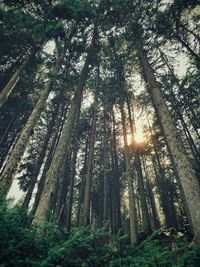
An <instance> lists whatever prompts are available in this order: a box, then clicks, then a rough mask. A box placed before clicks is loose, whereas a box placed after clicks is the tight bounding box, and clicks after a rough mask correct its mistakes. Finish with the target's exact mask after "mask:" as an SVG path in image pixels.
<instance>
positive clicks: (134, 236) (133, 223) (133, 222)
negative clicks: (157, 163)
mask: <svg viewBox="0 0 200 267" xmlns="http://www.w3.org/2000/svg"><path fill="white" fill-rule="evenodd" d="M120 110H121V119H122V128H123V138H124V154H125V161H126V177H127V181H128V198H129V210H130V238H131V244H136V243H137V242H138V233H137V214H136V203H135V194H134V189H133V179H132V178H133V177H132V170H131V164H130V155H129V147H128V141H127V131H126V121H125V114H124V107H123V104H121V106H120Z"/></svg>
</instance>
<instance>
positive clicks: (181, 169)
mask: <svg viewBox="0 0 200 267" xmlns="http://www.w3.org/2000/svg"><path fill="white" fill-rule="evenodd" d="M136 46H137V50H138V55H139V60H140V64H141V67H142V70H143V73H144V76H145V80H146V82H147V86H148V90H149V93H150V95H151V97H152V101H153V104H154V107H155V110H156V114H157V116H158V119H159V121H160V124H161V126H162V130H163V133H164V136H165V140H166V143H167V145H168V148H169V151H170V154H171V157H172V161H173V163H174V165H175V168H176V171H177V174H178V177H179V182H180V186H181V189H182V190H183V193H184V198H185V200H186V202H187V207H188V209H186V211H187V216H188V217H189V218H190V221H191V222H192V225H191V227H192V229H193V232H194V234H195V236H196V237H197V238H199V237H200V223H199V218H200V187H199V184H198V181H197V177H196V175H195V171H194V169H193V168H192V166H191V163H190V161H189V159H188V156H187V153H186V151H185V149H184V146H183V144H182V142H181V140H180V138H179V136H178V134H177V131H176V127H175V125H174V122H173V120H172V117H171V114H170V112H169V109H168V107H167V105H166V102H165V100H164V98H163V95H162V93H161V90H160V88H159V86H158V84H157V81H156V78H155V76H154V73H153V69H152V67H151V65H150V63H149V62H148V59H147V55H146V52H145V50H144V49H143V47H142V43H141V41H140V38H139V37H138V36H137V40H136Z"/></svg>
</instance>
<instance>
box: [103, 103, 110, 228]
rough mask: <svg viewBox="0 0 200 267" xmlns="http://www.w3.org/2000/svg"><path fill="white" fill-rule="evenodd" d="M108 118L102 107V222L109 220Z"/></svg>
mask: <svg viewBox="0 0 200 267" xmlns="http://www.w3.org/2000/svg"><path fill="white" fill-rule="evenodd" d="M108 120H109V115H108V112H107V110H106V107H105V108H104V130H103V132H104V133H103V136H104V139H103V203H102V204H103V214H102V215H103V218H102V219H103V224H106V223H107V222H108V220H109V194H108V193H109V180H108V166H109V157H108V142H109V138H108V125H107V121H108Z"/></svg>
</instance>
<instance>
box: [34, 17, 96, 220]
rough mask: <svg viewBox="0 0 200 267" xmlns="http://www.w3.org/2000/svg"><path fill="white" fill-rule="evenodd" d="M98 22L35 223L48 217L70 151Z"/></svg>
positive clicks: (46, 180)
mask: <svg viewBox="0 0 200 267" xmlns="http://www.w3.org/2000/svg"><path fill="white" fill-rule="evenodd" d="M98 22H99V17H98V16H97V19H96V21H95V24H94V30H93V38H92V42H91V45H90V48H89V51H88V54H87V57H86V60H85V63H84V66H83V69H82V72H81V75H80V78H79V82H78V85H77V88H76V90H75V95H74V98H73V100H72V103H71V107H70V110H69V113H68V118H67V120H66V122H65V124H64V127H63V131H62V135H61V137H60V140H59V142H58V145H57V148H56V151H55V154H54V156H53V159H52V162H51V166H50V168H49V171H48V172H47V174H46V179H45V186H44V190H43V192H42V196H41V199H40V203H39V205H38V207H37V210H36V213H35V218H34V220H33V223H40V222H43V221H46V220H47V219H48V214H49V203H51V200H52V199H53V198H54V194H55V190H56V184H57V181H58V179H59V177H60V170H61V169H62V165H63V159H64V158H65V155H66V154H67V152H68V148H69V145H70V141H71V137H72V134H73V130H74V126H75V122H76V118H77V114H78V112H79V110H80V107H81V100H82V94H83V90H84V85H85V82H86V80H87V77H88V74H89V71H90V65H91V64H92V60H93V58H94V56H95V53H96V50H95V48H96V41H97V34H98V32H97V28H98Z"/></svg>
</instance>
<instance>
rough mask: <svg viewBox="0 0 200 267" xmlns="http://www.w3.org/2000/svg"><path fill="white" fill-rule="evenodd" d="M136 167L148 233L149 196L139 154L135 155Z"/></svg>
mask: <svg viewBox="0 0 200 267" xmlns="http://www.w3.org/2000/svg"><path fill="white" fill-rule="evenodd" d="M136 153H138V152H136ZM135 167H136V171H137V174H138V189H139V194H140V199H141V208H142V220H143V227H144V232H145V234H146V235H148V234H149V233H150V232H151V221H150V218H149V212H148V206H147V196H146V189H145V187H144V177H143V174H142V167H141V160H140V157H139V155H138V154H136V155H135Z"/></svg>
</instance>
